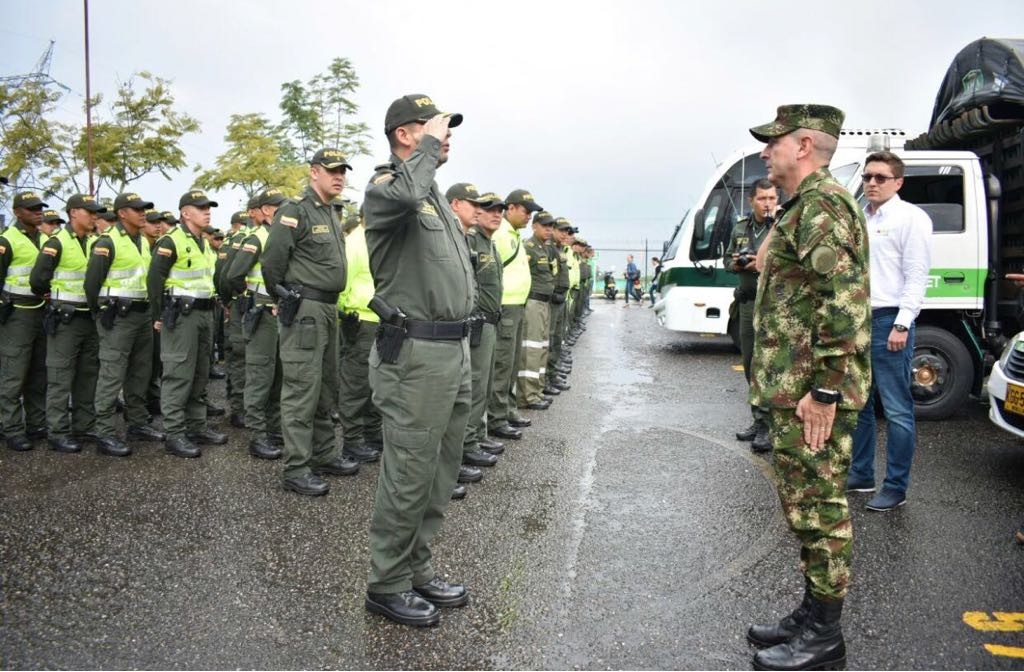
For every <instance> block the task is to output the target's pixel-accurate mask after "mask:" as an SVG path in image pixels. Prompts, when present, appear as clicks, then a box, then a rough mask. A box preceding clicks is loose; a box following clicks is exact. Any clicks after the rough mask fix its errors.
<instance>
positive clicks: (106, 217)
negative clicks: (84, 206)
mask: <svg viewBox="0 0 1024 672" xmlns="http://www.w3.org/2000/svg"><path fill="white" fill-rule="evenodd" d="M116 223H117V213H116V212H114V211H113V210H110V209H107V210H105V211H104V212H101V213H99V214H98V215H97V217H96V233H95V234H94V237H99V236H102V235H103V234H104V233H106V232H107V229H109V228H110V227H112V226H113V225H114V224H116Z"/></svg>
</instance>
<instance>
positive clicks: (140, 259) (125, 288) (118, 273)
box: [101, 226, 150, 301]
mask: <svg viewBox="0 0 1024 672" xmlns="http://www.w3.org/2000/svg"><path fill="white" fill-rule="evenodd" d="M103 235H104V236H106V237H108V238H109V239H110V242H112V243H113V244H114V263H113V264H111V266H110V270H109V271H108V272H107V277H106V278H104V280H103V292H101V294H102V295H103V296H114V297H119V298H124V299H140V300H143V301H144V300H146V299H147V298H148V297H149V295H148V294H147V293H146V272H147V271H148V270H149V260H150V252H149V244H148V243H147V242H146V241H145V240H142V239H141V237H140V239H139V242H140V243H141V246H140V247H136V246H135V241H134V240H132V238H131V236H129V235H128V234H127V233H125V232H124V231H122V230H121V228H120V227H117V226H113V227H111V228H109V229H107V231H106V232H105V233H104V234H103ZM102 237H103V236H101V238H102Z"/></svg>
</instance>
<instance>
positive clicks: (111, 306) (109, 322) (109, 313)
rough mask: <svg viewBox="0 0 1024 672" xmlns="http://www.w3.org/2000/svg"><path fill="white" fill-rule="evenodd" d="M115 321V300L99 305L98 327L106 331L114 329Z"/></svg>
mask: <svg viewBox="0 0 1024 672" xmlns="http://www.w3.org/2000/svg"><path fill="white" fill-rule="evenodd" d="M116 319H117V299H107V300H106V301H105V302H103V303H101V304H100V326H102V327H103V328H104V329H106V330H107V331H110V330H111V329H113V328H114V320H116Z"/></svg>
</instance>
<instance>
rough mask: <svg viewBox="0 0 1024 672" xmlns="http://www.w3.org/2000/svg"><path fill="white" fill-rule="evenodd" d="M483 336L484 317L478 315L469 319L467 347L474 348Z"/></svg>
mask: <svg viewBox="0 0 1024 672" xmlns="http://www.w3.org/2000/svg"><path fill="white" fill-rule="evenodd" d="M483 337H484V318H483V317H481V316H480V315H477V316H475V317H472V318H470V320H469V347H471V348H475V347H477V346H479V345H480V341H482V340H483Z"/></svg>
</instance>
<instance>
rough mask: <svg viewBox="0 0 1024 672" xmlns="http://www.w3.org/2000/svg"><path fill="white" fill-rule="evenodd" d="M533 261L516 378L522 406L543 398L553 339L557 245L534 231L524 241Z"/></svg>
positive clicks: (528, 257) (517, 395)
mask: <svg viewBox="0 0 1024 672" xmlns="http://www.w3.org/2000/svg"><path fill="white" fill-rule="evenodd" d="M523 251H524V252H525V253H526V257H527V259H528V260H529V262H530V294H529V297H528V298H527V301H526V313H525V316H524V318H523V340H522V350H521V353H520V356H519V374H518V378H517V381H516V403H517V404H518V405H519V407H520V408H523V407H525V406H527V405H529V404H533V403H537V402H540V401H542V399H543V390H544V380H545V374H546V365H547V361H548V346H549V343H550V339H551V327H550V323H551V310H550V307H549V304H550V303H551V295H552V293H553V292H554V289H555V271H556V270H557V264H558V257H557V255H556V253H555V250H554V248H553V247H552V246H551V245H549V244H547V243H546V242H545V241H543V240H541V239H540V238H538V237H537V236H536V234H534V235H533V236H532V237H531V238H530V239H529V240H527V241H526V242H525V243H524V244H523Z"/></svg>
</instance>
